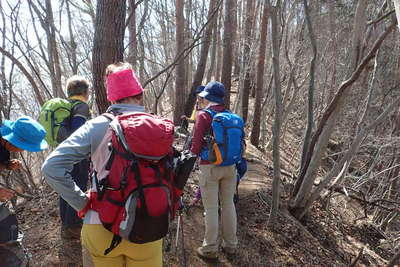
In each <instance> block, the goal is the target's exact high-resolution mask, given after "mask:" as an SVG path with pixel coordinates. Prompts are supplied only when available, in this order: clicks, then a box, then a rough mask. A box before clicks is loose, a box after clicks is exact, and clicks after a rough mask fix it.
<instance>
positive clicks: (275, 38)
mask: <svg viewBox="0 0 400 267" xmlns="http://www.w3.org/2000/svg"><path fill="white" fill-rule="evenodd" d="M270 10H271V41H272V68H273V73H274V95H275V119H274V125H273V126H272V139H273V146H272V147H273V149H272V158H273V166H274V179H273V181H272V208H271V215H270V220H269V223H270V224H274V223H275V222H276V218H277V215H278V210H279V199H280V192H279V191H280V190H279V184H280V181H281V166H280V149H279V147H280V130H281V122H282V109H283V108H282V93H281V90H282V89H281V76H280V65H279V34H278V19H277V16H278V14H277V13H278V7H271V9H270Z"/></svg>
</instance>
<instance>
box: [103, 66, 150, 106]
mask: <svg viewBox="0 0 400 267" xmlns="http://www.w3.org/2000/svg"><path fill="white" fill-rule="evenodd" d="M106 86H107V99H108V101H110V102H115V101H118V100H120V99H122V98H126V97H130V96H135V95H139V94H141V93H143V88H142V85H141V84H140V82H139V80H138V79H137V77H136V75H135V73H134V72H133V70H131V69H127V70H121V71H117V72H114V73H111V74H110V75H108V77H107V80H106Z"/></svg>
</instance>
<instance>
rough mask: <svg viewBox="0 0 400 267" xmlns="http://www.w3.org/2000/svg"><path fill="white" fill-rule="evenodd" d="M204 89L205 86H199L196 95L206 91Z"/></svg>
mask: <svg viewBox="0 0 400 267" xmlns="http://www.w3.org/2000/svg"><path fill="white" fill-rule="evenodd" d="M204 88H206V87H205V86H204V85H199V86H197V88H196V95H198V94H200V93H201V92H203V91H204Z"/></svg>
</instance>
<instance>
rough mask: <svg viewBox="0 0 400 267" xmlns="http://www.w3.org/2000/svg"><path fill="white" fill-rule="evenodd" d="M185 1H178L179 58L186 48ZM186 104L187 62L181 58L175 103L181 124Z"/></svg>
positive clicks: (177, 117)
mask: <svg viewBox="0 0 400 267" xmlns="http://www.w3.org/2000/svg"><path fill="white" fill-rule="evenodd" d="M184 3H185V1H184V0H176V1H175V8H176V15H175V16H176V17H175V18H176V36H175V37H176V57H178V56H179V55H180V54H181V53H182V52H183V50H184V48H185V18H184V16H183V9H184ZM184 104H185V61H184V57H181V58H180V59H179V60H178V62H177V63H176V78H175V103H174V109H175V110H174V122H175V123H179V121H180V118H181V116H182V115H183V112H184Z"/></svg>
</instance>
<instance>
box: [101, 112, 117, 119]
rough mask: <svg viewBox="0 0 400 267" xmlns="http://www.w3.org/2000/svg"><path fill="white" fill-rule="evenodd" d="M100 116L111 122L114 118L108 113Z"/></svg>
mask: <svg viewBox="0 0 400 267" xmlns="http://www.w3.org/2000/svg"><path fill="white" fill-rule="evenodd" d="M100 116H103V117H105V118H106V119H107V120H109V121H112V120H113V119H114V118H115V116H114V114H112V113H110V112H105V113H103V114H101V115H100Z"/></svg>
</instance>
